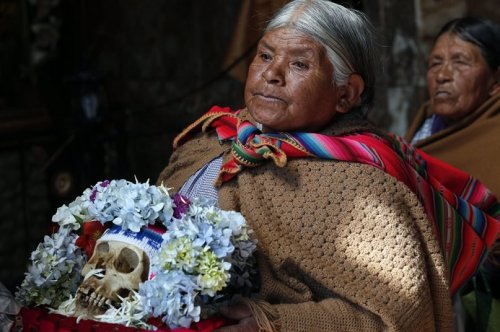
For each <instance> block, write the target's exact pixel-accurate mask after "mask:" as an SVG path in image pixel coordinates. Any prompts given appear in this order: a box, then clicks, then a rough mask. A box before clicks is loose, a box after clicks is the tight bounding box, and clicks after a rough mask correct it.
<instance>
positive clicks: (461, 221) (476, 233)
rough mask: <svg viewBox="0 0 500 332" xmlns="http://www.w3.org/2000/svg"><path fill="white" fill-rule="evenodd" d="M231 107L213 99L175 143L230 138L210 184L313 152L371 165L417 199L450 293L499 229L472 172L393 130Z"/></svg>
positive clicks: (496, 209) (496, 212) (498, 208)
mask: <svg viewBox="0 0 500 332" xmlns="http://www.w3.org/2000/svg"><path fill="white" fill-rule="evenodd" d="M238 113H239V112H238V111H232V110H230V109H229V108H220V107H217V106H214V107H213V108H212V109H211V110H210V111H209V112H207V113H206V114H205V115H203V116H202V117H201V118H200V119H199V120H197V121H196V122H194V123H193V124H192V125H190V126H189V127H188V128H186V129H185V130H184V131H183V132H182V133H181V134H180V135H179V136H178V137H177V138H176V139H175V141H174V148H176V147H177V146H178V145H179V144H182V141H183V140H184V139H186V137H187V135H188V134H189V133H192V132H193V131H197V130H199V129H200V127H201V129H202V130H203V131H207V130H209V129H211V128H213V129H215V130H216V132H217V135H218V137H219V140H221V141H224V140H230V141H232V142H233V143H232V147H231V159H230V160H229V161H228V162H226V163H225V164H223V166H222V168H221V170H220V173H219V175H218V177H217V180H216V185H221V184H222V183H223V182H226V181H229V180H230V179H232V178H233V177H234V176H236V175H237V174H238V173H239V172H241V171H242V170H243V169H244V168H246V167H256V166H259V165H260V164H262V163H264V162H266V161H267V160H268V159H270V160H272V161H273V162H274V163H275V164H276V165H277V166H278V167H283V166H284V165H286V162H287V158H301V157H316V158H322V159H332V160H338V161H347V162H359V163H364V164H369V165H372V166H374V167H377V168H379V169H381V170H383V171H385V172H386V173H388V174H390V175H392V176H394V177H395V178H397V179H398V180H399V181H401V182H403V183H405V184H406V185H407V186H408V187H409V188H410V190H411V191H413V192H414V193H415V194H416V195H417V196H418V198H419V200H420V201H421V203H422V205H423V206H424V209H425V211H426V213H427V215H428V216H429V218H430V220H432V222H433V226H434V231H435V234H436V237H437V240H438V242H439V244H440V247H441V250H442V252H443V255H444V257H445V261H446V263H447V266H448V270H449V274H450V275H449V278H450V291H451V294H452V295H453V294H455V292H456V291H457V290H459V289H460V287H461V286H462V285H464V284H465V282H466V281H467V280H468V279H469V278H471V277H472V276H473V275H474V274H475V273H476V271H477V269H478V267H479V265H480V263H481V262H482V261H483V259H484V258H485V257H486V254H487V250H488V248H489V247H490V246H491V244H492V243H493V242H494V241H495V240H496V239H497V238H498V237H499V236H500V203H499V202H498V201H497V199H496V198H495V196H494V195H493V194H492V193H491V192H490V191H489V190H488V189H486V188H485V187H484V185H483V184H482V183H481V182H479V181H478V180H477V179H475V178H473V177H471V176H469V175H468V174H466V173H465V172H462V171H460V170H458V169H456V168H454V167H452V166H450V165H448V164H446V163H444V162H442V161H440V160H438V159H435V158H433V157H431V156H429V155H427V154H425V153H423V152H422V151H419V150H417V149H414V148H413V147H411V146H410V145H408V144H406V143H405V142H404V141H403V140H402V139H401V138H399V137H396V136H394V135H388V136H387V137H384V138H383V137H380V136H377V135H375V134H374V133H370V132H363V133H357V134H352V135H345V136H328V135H322V134H317V133H302V132H295V133H283V132H279V133H262V132H261V131H260V130H259V129H257V128H256V127H255V126H254V125H253V124H252V123H251V122H249V121H243V120H241V119H240V118H239V117H238Z"/></svg>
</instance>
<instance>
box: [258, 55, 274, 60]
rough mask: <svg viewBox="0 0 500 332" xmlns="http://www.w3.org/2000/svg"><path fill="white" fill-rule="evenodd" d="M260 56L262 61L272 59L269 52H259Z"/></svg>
mask: <svg viewBox="0 0 500 332" xmlns="http://www.w3.org/2000/svg"><path fill="white" fill-rule="evenodd" d="M260 58H261V59H262V60H264V61H269V60H271V59H272V58H271V55H270V54H268V53H261V54H260Z"/></svg>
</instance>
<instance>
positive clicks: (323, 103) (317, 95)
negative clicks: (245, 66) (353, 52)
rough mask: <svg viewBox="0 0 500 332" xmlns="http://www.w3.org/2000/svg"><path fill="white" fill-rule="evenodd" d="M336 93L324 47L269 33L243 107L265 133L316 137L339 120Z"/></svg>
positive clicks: (291, 33)
mask: <svg viewBox="0 0 500 332" xmlns="http://www.w3.org/2000/svg"><path fill="white" fill-rule="evenodd" d="M338 90H339V89H338V87H337V86H336V85H334V84H333V67H332V64H331V63H330V61H329V60H328V58H327V56H326V51H325V49H324V48H323V46H322V45H320V44H318V43H316V42H315V41H314V40H312V39H311V38H308V37H307V36H305V35H304V34H302V33H300V32H298V31H296V30H293V29H287V28H280V29H276V30H273V31H270V32H268V33H266V34H265V35H264V37H263V38H262V39H261V40H260V42H259V44H258V46H257V54H256V56H255V58H254V59H253V61H252V63H251V64H250V67H249V70H248V78H247V82H246V86H245V103H246V106H247V108H248V111H249V112H250V114H251V115H252V117H253V118H254V120H256V121H257V122H259V123H261V124H262V125H263V126H264V129H265V130H274V131H293V130H301V131H317V130H320V129H322V128H323V127H325V126H326V125H327V124H328V123H329V122H330V120H331V119H332V118H333V116H334V115H335V113H336V110H335V107H336V105H337V102H338Z"/></svg>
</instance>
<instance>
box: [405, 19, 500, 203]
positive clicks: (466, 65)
mask: <svg viewBox="0 0 500 332" xmlns="http://www.w3.org/2000/svg"><path fill="white" fill-rule="evenodd" d="M427 85H428V90H429V96H430V100H429V102H427V103H426V104H424V105H423V106H422V107H421V108H420V110H419V111H418V113H417V115H416V117H415V119H414V120H413V123H412V124H411V125H410V127H409V130H408V133H407V134H406V137H405V138H406V139H407V141H409V142H410V141H411V142H412V143H413V144H414V145H415V146H416V147H418V148H420V149H422V150H423V151H425V152H427V153H429V154H430V155H432V156H434V157H437V158H439V159H442V160H444V161H445V162H448V163H450V164H451V165H453V166H455V167H458V168H460V169H462V170H464V171H466V172H468V173H470V174H472V175H474V176H475V177H477V178H479V179H480V180H481V181H482V182H483V183H484V184H485V185H486V186H487V187H488V188H489V189H491V190H492V191H493V192H494V193H495V195H496V196H497V197H500V172H498V163H499V162H500V153H499V151H500V130H499V128H500V112H499V111H500V26H499V25H497V24H495V23H493V22H491V21H488V20H485V19H479V18H471V17H465V18H458V19H454V20H452V21H450V22H448V23H446V24H445V25H444V26H443V28H442V29H441V31H440V32H439V33H438V35H437V37H436V40H435V43H434V47H433V48H432V51H431V52H430V55H429V60H428V70H427Z"/></svg>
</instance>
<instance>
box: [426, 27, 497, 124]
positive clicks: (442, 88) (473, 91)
mask: <svg viewBox="0 0 500 332" xmlns="http://www.w3.org/2000/svg"><path fill="white" fill-rule="evenodd" d="M494 82H495V80H494V74H493V72H492V71H491V70H490V68H489V67H488V64H487V62H486V60H485V59H484V57H483V56H482V55H481V51H480V49H479V47H477V46H476V45H474V44H472V43H469V42H466V41H463V40H462V39H460V38H459V37H457V36H456V35H454V34H450V33H445V34H443V35H441V36H440V37H439V38H438V40H437V41H436V43H435V45H434V47H433V49H432V51H431V54H430V56H429V62H428V69H427V85H428V89H429V95H430V100H431V107H432V109H433V111H434V113H436V114H438V115H441V116H444V117H447V118H450V119H455V120H456V119H460V118H461V117H463V116H464V115H466V114H468V113H470V112H472V111H473V110H474V109H476V108H477V107H478V106H479V105H481V104H482V103H483V102H484V101H485V100H486V99H488V97H489V95H490V91H491V89H492V86H493V84H494Z"/></svg>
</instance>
